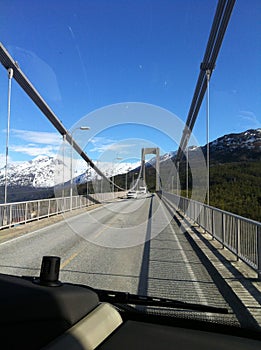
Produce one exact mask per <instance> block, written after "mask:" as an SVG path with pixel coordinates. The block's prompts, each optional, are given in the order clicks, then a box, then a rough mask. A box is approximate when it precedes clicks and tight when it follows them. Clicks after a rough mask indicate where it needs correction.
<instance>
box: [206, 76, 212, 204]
mask: <svg viewBox="0 0 261 350" xmlns="http://www.w3.org/2000/svg"><path fill="white" fill-rule="evenodd" d="M210 74H211V71H210V70H209V69H208V70H207V71H206V77H207V100H206V139H207V140H206V142H207V155H206V159H207V205H209V80H210Z"/></svg>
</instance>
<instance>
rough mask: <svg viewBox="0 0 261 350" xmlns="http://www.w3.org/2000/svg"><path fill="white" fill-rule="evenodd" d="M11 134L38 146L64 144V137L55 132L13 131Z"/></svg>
mask: <svg viewBox="0 0 261 350" xmlns="http://www.w3.org/2000/svg"><path fill="white" fill-rule="evenodd" d="M11 133H12V134H13V136H15V137H17V138H19V139H21V140H24V141H27V142H34V143H37V144H45V145H60V144H61V142H62V136H61V135H59V134H58V133H55V132H45V131H30V130H20V129H12V130H11Z"/></svg>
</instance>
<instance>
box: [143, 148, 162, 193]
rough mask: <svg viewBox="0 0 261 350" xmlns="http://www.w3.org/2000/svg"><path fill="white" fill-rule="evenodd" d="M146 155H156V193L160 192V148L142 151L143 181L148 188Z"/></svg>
mask: <svg viewBox="0 0 261 350" xmlns="http://www.w3.org/2000/svg"><path fill="white" fill-rule="evenodd" d="M146 154H156V166H155V170H156V191H159V182H160V176H159V148H158V147H152V148H142V149H141V166H142V179H143V186H146V178H145V155H146Z"/></svg>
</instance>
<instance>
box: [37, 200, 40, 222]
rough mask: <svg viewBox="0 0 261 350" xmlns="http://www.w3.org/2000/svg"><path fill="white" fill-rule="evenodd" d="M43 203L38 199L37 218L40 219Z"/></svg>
mask: <svg viewBox="0 0 261 350" xmlns="http://www.w3.org/2000/svg"><path fill="white" fill-rule="evenodd" d="M40 204H41V203H40V202H39V201H38V202H37V219H38V220H39V218H40V213H41V205H40Z"/></svg>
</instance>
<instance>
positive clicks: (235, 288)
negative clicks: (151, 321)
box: [152, 202, 261, 328]
mask: <svg viewBox="0 0 261 350" xmlns="http://www.w3.org/2000/svg"><path fill="white" fill-rule="evenodd" d="M166 208H167V209H168V212H169V214H171V215H172V216H173V221H172V225H171V226H172V229H170V230H171V231H172V232H173V235H174V236H176V237H177V239H178V240H179V242H180V245H181V246H182V248H183V252H184V255H185V256H186V258H187V262H188V263H189V266H190V268H191V271H192V273H193V274H194V276H195V277H196V281H197V285H198V288H199V289H198V292H199V290H200V291H201V292H203V295H204V296H205V299H206V301H207V303H209V302H211V303H212V304H214V305H215V306H219V305H220V306H221V305H222V302H221V300H222V298H224V301H225V302H226V303H227V304H228V305H229V308H230V310H232V311H233V313H234V315H235V316H236V318H237V320H238V322H239V323H240V324H241V325H244V324H246V325H248V326H249V324H251V325H252V326H254V327H255V328H256V327H261V281H258V279H257V278H256V272H255V271H253V270H252V269H251V268H250V267H248V266H247V265H246V264H245V263H244V262H242V261H240V260H237V259H236V257H235V256H234V254H232V253H231V252H229V251H228V250H227V249H225V248H223V247H222V245H221V244H220V243H219V242H217V241H216V240H213V239H212V237H211V236H210V235H209V234H207V233H205V232H204V231H203V230H202V229H200V228H199V227H198V226H197V225H194V224H193V222H189V221H188V220H187V219H186V218H184V217H183V216H182V215H181V214H179V213H177V212H175V209H174V208H173V206H172V205H171V203H169V202H168V203H166ZM180 228H182V230H180ZM180 232H185V233H180ZM169 243H170V242H169ZM152 247H153V245H152ZM189 247H190V248H189ZM177 267H178V264H176V268H177ZM169 268H170V266H169ZM183 274H184V271H183V272H182V275H181V276H183ZM193 274H192V275H191V276H193ZM183 285H184V286H185V284H184V283H183ZM187 286H190V287H191V290H192V285H191V283H190V284H189V283H188V284H187ZM214 286H215V287H214ZM188 289H189V288H188ZM191 290H189V291H188V295H192V294H193V292H191ZM198 292H197V293H198ZM203 301H204V300H203ZM220 303H221V304H220Z"/></svg>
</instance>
